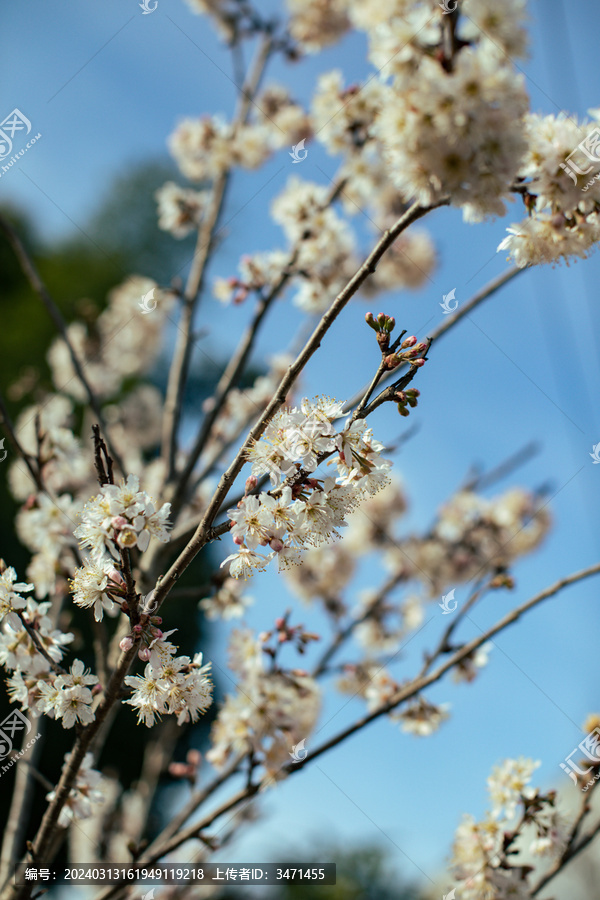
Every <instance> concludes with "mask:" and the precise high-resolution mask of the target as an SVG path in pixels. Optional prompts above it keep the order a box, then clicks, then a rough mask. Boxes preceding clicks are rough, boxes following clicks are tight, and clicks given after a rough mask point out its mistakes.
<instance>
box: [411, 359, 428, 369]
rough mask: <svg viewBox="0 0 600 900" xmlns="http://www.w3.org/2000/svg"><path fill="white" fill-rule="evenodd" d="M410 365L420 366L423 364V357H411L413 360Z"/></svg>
mask: <svg viewBox="0 0 600 900" xmlns="http://www.w3.org/2000/svg"><path fill="white" fill-rule="evenodd" d="M411 365H413V366H417V367H418V368H420V367H421V366H424V365H425V360H424V359H413V360H411Z"/></svg>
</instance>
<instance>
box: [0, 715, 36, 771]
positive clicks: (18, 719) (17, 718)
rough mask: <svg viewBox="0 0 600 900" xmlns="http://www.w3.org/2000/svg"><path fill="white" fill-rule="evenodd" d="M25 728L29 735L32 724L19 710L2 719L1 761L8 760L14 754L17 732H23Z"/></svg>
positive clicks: (0, 725)
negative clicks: (10, 754)
mask: <svg viewBox="0 0 600 900" xmlns="http://www.w3.org/2000/svg"><path fill="white" fill-rule="evenodd" d="M24 728H26V729H27V734H29V732H30V731H31V722H30V721H29V719H26V718H25V716H24V715H23V713H22V712H19V710H18V709H14V710H13V711H12V712H11V713H9V714H8V715H7V717H6V718H5V719H2V721H1V722H0V759H6V757H7V756H8V754H9V753H11V752H12V748H13V738H14V736H15V732H17V731H23V729H24Z"/></svg>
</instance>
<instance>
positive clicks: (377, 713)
mask: <svg viewBox="0 0 600 900" xmlns="http://www.w3.org/2000/svg"><path fill="white" fill-rule="evenodd" d="M599 573H600V563H597V564H596V565H594V566H590V567H589V568H587V569H583V570H581V571H579V572H575V573H573V574H572V575H568V576H566V577H565V578H561V579H560V580H559V581H557V582H555V584H553V585H551V586H550V587H548V588H546V589H545V590H543V591H541V592H540V593H539V594H537V595H536V596H535V597H532V598H531V599H530V600H528V601H527V602H526V603H523V604H522V605H521V606H519V607H517V608H516V609H514V610H512V612H510V613H508V615H506V616H505V617H504V618H503V619H501V620H500V621H499V622H497V623H496V624H495V625H494V626H492V627H491V628H489V629H488V630H487V631H486V632H485V633H483V634H482V635H480V636H479V637H477V638H474V639H473V640H472V641H470V642H469V643H467V644H465V645H464V646H463V647H461V648H460V649H459V650H457V651H456V652H455V653H454V654H453V655H452V656H451V657H450V658H449V659H448V660H447V661H446V662H444V663H443V664H442V665H440V666H439V667H438V668H437V669H436V670H435V671H434V672H431V673H430V674H429V675H426V676H424V677H422V678H417V679H414V680H413V681H412V682H410V683H409V684H408V685H406V686H404V687H402V688H400V689H399V690H398V691H397V692H396V694H395V695H394V696H393V697H392V698H391V699H390V700H389V701H387V702H386V703H384V704H382V705H381V706H380V707H379V708H378V709H376V710H374V711H373V712H371V713H368V714H367V715H365V716H363V717H362V718H361V719H359V720H358V721H356V722H354V723H353V724H352V725H350V726H348V727H347V728H345V729H344V730H343V731H341V732H339V733H338V734H337V735H335V736H334V737H332V738H331V739H330V740H328V741H326V742H325V743H323V744H321V746H320V747H317V748H316V750H314V751H312V752H311V753H310V754H309V755H308V756H306V757H305V758H304V759H303V760H300V761H299V762H297V763H294V764H289V765H286V766H285V767H284V770H285V771H286V773H287V774H288V775H291V774H292V773H294V772H298V771H299V770H300V769H302V768H303V767H304V766H305V765H308V764H310V763H312V762H314V760H315V759H317V758H318V757H319V756H321V755H322V754H323V753H326V752H327V751H328V750H331V749H332V748H333V747H335V746H337V745H338V744H339V743H341V742H342V741H343V740H345V739H346V738H348V737H350V736H351V735H352V734H355V733H356V732H357V731H359V730H360V729H362V728H364V727H365V726H366V725H368V724H369V723H371V722H373V721H375V720H376V719H378V718H380V717H381V716H383V715H387V714H388V713H389V712H391V711H392V710H394V709H395V708H396V707H397V706H399V705H400V704H401V703H404V702H406V701H407V700H409V699H411V698H412V697H414V696H416V695H417V694H420V693H421V692H422V691H423V690H424V689H425V688H426V687H429V686H430V685H432V684H434V683H435V682H437V681H439V680H440V679H441V678H442V677H443V676H444V675H445V674H446V672H448V671H449V670H450V669H452V668H454V667H455V666H456V665H457V664H458V663H460V662H461V661H462V660H463V659H465V658H467V657H468V656H471V654H472V653H473V652H474V651H475V650H477V649H478V647H480V646H481V645H482V644H484V643H485V642H486V641H488V640H489V639H490V638H491V637H493V636H494V635H495V634H498V633H499V632H501V631H503V630H504V629H505V628H507V627H508V626H509V625H512V624H513V623H514V622H516V621H517V620H518V619H520V618H521V616H523V615H524V614H525V613H527V612H528V611H529V610H531V609H533V608H534V607H535V606H537V605H538V604H540V603H542V602H543V601H544V600H547V599H548V598H549V597H552V596H554V595H556V594H557V593H559V592H560V591H561V590H562V589H563V588H565V587H567V586H568V585H571V584H575V583H576V582H579V581H583V580H584V579H586V578H589V577H591V576H593V575H597V574H599ZM261 786H262V782H261V783H259V784H253V785H251V786H250V787H246V788H245V789H242V790H240V791H238V792H237V793H236V794H235V795H234V796H233V797H230V798H229V799H228V800H225V801H224V802H223V803H222V804H221V806H219V807H218V808H217V809H215V810H213V811H212V812H211V813H209V814H208V815H207V816H206V817H205V818H204V819H202V820H201V821H200V822H195V823H194V824H192V825H190V826H188V828H186V829H184V830H183V831H181V832H180V833H179V834H177V835H174V836H173V837H172V838H171V839H169V840H166V841H164V842H163V843H162V844H160V845H159V846H158V847H155V848H154V849H153V850H152V851H151V852H150V848H149V850H148V851H147V853H145V854H144V855H143V856H142V857H141V859H140V860H139V861H140V863H144V864H149V863H153V862H156V861H157V860H158V859H160V858H161V857H162V856H164V855H165V854H167V853H170V852H172V851H173V850H175V849H176V848H177V847H180V846H181V845H182V844H184V843H185V842H186V841H188V840H190V839H192V838H196V837H197V836H198V834H199V833H200V832H201V831H203V830H205V829H206V828H208V827H209V826H210V825H211V824H212V823H213V822H214V821H215V820H216V819H218V818H219V817H220V816H222V815H224V814H225V813H227V812H230V811H231V810H233V809H235V808H236V807H237V806H238V805H239V804H240V803H242V802H243V801H244V800H247V799H248V798H250V797H252V796H254V795H255V794H256V793H257V792H258V791H259V790H260V788H261ZM598 828H600V825H599V826H598ZM597 830H598V829H595V831H594V833H595V832H596V831H597ZM592 836H593V834H592V835H588V836H587V837H586V838H584V839H583V841H585V842H587V843H589V841H590V840H591V839H592ZM583 841H582V843H583ZM580 849H582V847H581V846H578V849H577V851H576V852H579V850H580Z"/></svg>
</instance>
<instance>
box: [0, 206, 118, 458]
mask: <svg viewBox="0 0 600 900" xmlns="http://www.w3.org/2000/svg"><path fill="white" fill-rule="evenodd" d="M0 229H1V230H2V231H3V232H4V234H5V235H6V237H7V239H8V242H9V244H10V245H11V247H12V249H13V251H14V254H15V256H16V257H17V259H18V260H19V263H20V265H21V269H22V270H23V273H24V275H25V276H26V278H27V280H28V281H29V283H30V285H31V287H32V288H33V289H34V291H35V292H36V293H37V294H38V296H39V298H40V299H41V301H42V303H43V304H44V306H45V307H46V309H47V311H48V313H49V314H50V317H51V319H52V321H53V322H54V325H55V327H56V329H57V330H58V332H59V334H60V336H61V338H62V339H63V341H64V342H65V344H66V345H67V349H68V351H69V356H70V357H71V362H72V364H73V368H74V370H75V373H76V375H77V377H78V378H79V381H80V382H81V384H82V385H83V387H84V389H85V392H86V394H87V395H88V400H89V402H90V406H91V407H92V409H93V411H94V414H95V416H96V418H97V419H98V421H99V422H100V424H101V426H102V430H103V432H104V435H105V437H106V442H107V444H108V446H109V448H110V452H111V454H112V456H113V459H114V460H115V461H116V463H117V465H118V466H119V468H120V469H121V471H122V472H123V474H125V466H124V464H123V460H122V459H121V456H120V454H119V453H118V452H117V451H116V449H115V447H114V444H112V442H111V440H110V435H109V433H108V428H107V425H106V421H105V419H104V415H103V413H102V410H101V408H100V403H99V401H98V398H97V397H96V395H95V393H94V391H93V390H92V386H91V385H90V383H89V381H88V379H87V377H86V375H85V373H84V371H83V369H84V364H82V362H81V360H80V359H79V357H78V355H77V353H76V351H75V348H74V346H73V344H72V343H71V339H70V338H69V335H68V332H67V325H66V323H65V320H64V319H63V317H62V313H61V311H60V310H59V308H58V306H57V305H56V303H55V302H54V300H53V299H52V297H51V296H50V294H49V293H48V290H47V288H46V285H45V284H44V282H43V281H42V279H41V278H40V275H39V273H38V271H37V269H36V267H35V265H34V263H33V260H32V259H31V257H30V256H29V254H28V253H27V250H26V249H25V247H24V245H23V244H22V242H21V240H20V238H19V236H18V235H17V233H16V231H15V230H14V228H13V227H12V225H11V224H10V222H9V221H8V219H7V218H6V217H5V216H3V215H0Z"/></svg>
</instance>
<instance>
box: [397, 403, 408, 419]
mask: <svg viewBox="0 0 600 900" xmlns="http://www.w3.org/2000/svg"><path fill="white" fill-rule="evenodd" d="M398 412H399V413H400V415H401V416H408V415H409V412H408V410H407V408H406V406H404V405H403V404H402V403H399V404H398Z"/></svg>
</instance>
